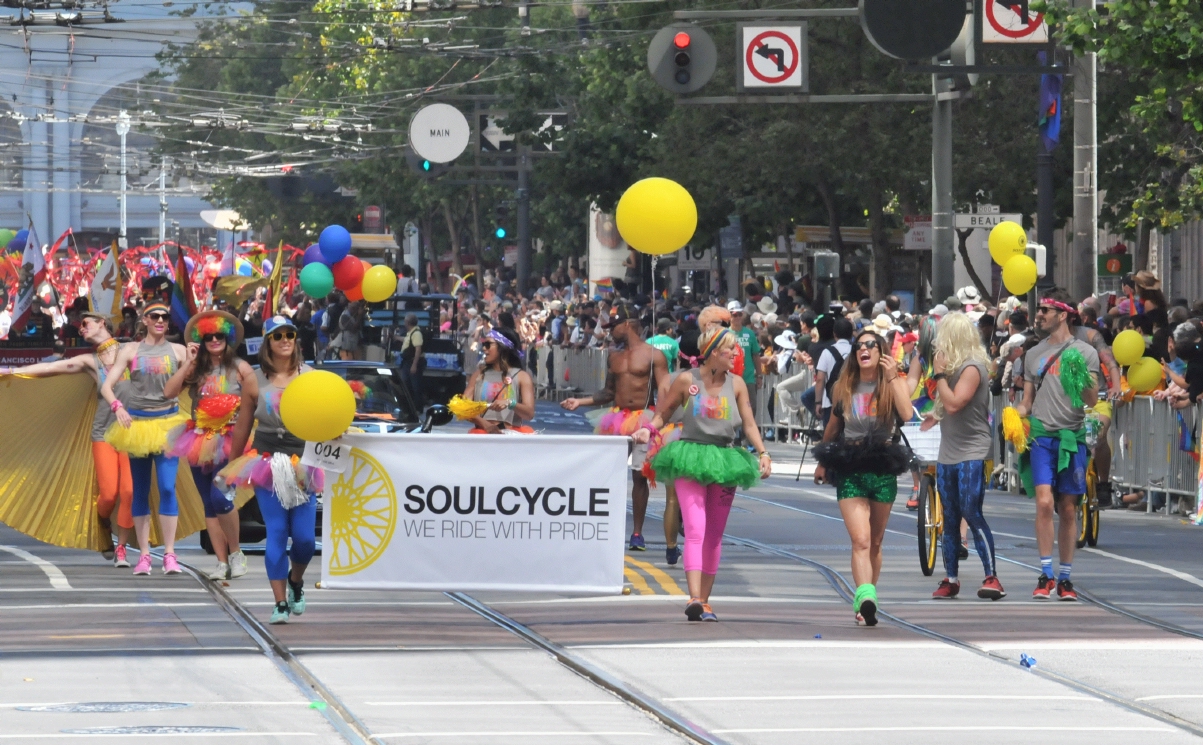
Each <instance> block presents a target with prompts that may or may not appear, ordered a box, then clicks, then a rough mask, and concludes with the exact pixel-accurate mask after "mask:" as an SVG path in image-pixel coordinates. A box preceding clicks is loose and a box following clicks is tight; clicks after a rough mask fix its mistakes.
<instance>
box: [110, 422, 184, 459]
mask: <svg viewBox="0 0 1203 745" xmlns="http://www.w3.org/2000/svg"><path fill="white" fill-rule="evenodd" d="M133 419H134V421H133V422H132V423H131V424H130V426H129V427H123V426H121V422H113V423H112V424H111V425H109V429H108V431H107V432H105V433H104V441H105V442H107V443H108V444H110V445H112V446H113V447H115V448H116V449H117V450H118V451H120V452H122V453H128V454H129V455H131V456H133V457H135V458H146V457H148V456H151V455H158V454H159V453H162V452H163V451H165V450H166V449H167V433H168V432H170V431H171V430H173V429H175V428H176V427H178V426H180V425H181V424H184V423H186V422H188V421H189V417H188V416H187V415H185V414H182V413H180V412H179V411H177V412H175V413H173V414H168V415H167V416H159V417H154V418H153V419H147V418H143V417H138V416H135V417H133Z"/></svg>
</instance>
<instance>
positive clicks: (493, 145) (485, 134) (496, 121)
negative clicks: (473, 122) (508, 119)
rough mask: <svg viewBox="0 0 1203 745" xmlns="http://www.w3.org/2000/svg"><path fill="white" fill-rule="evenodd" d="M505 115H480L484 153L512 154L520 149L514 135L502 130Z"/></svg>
mask: <svg viewBox="0 0 1203 745" xmlns="http://www.w3.org/2000/svg"><path fill="white" fill-rule="evenodd" d="M503 119H505V114H504V113H500V112H495V113H492V114H481V115H480V150H481V152H484V153H510V152H513V151H515V150H517V149H518V146H517V144H516V143H515V142H514V135H511V134H506V133H505V131H504V130H502V129H501V121H502V120H503Z"/></svg>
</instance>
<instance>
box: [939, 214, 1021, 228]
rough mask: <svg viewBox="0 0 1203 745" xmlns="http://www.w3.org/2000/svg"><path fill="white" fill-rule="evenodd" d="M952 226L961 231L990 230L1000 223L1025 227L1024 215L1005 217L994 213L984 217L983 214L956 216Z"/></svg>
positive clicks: (953, 218)
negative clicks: (1011, 223)
mask: <svg viewBox="0 0 1203 745" xmlns="http://www.w3.org/2000/svg"><path fill="white" fill-rule="evenodd" d="M952 221H953V222H952V225H953V227H954V228H958V229H960V230H969V229H971V228H985V229H986V230H989V229H990V228H993V227H994V226H995V225H997V224H999V223H1000V222H1013V223H1018V224H1019V225H1023V215H1019V214H1014V215H1004V214H1000V213H997V212H996V213H994V214H989V215H983V214H981V213H972V214H956V215H953V216H952Z"/></svg>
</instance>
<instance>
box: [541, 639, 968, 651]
mask: <svg viewBox="0 0 1203 745" xmlns="http://www.w3.org/2000/svg"><path fill="white" fill-rule="evenodd" d="M564 646H565V647H567V648H568V649H599V650H606V649H766V650H767V649H832V648H836V647H839V648H840V649H933V650H935V649H938V650H950V651H954V652H958V653H962V650H958V649H956V648H954V647H949V646H948V645H947V644H945V643H944V642H938V641H934V640H933V641H913V642H912V641H863V642H861V641H835V640H828V639H763V640H756V639H748V640H742V639H741V640H734V641H714V642H646V643H640V642H627V643H618V644H566V645H564Z"/></svg>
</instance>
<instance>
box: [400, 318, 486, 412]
mask: <svg viewBox="0 0 1203 745" xmlns="http://www.w3.org/2000/svg"><path fill="white" fill-rule="evenodd" d="M424 346H425V339H424V338H423V336H422V329H420V328H418V314H417V313H406V314H405V337H404V338H403V339H402V340H401V382H403V383H405V387H406V389H408V390H409V395H410V396H411V397H412V398H413V401H414V406H416V407H418V409H419V410H420V409H421V408H422V371H423V370H425V369H426V356H425V354H424V353H423V352H424ZM483 348H484V342H483V341H482V342H481V349H482V350H483Z"/></svg>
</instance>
